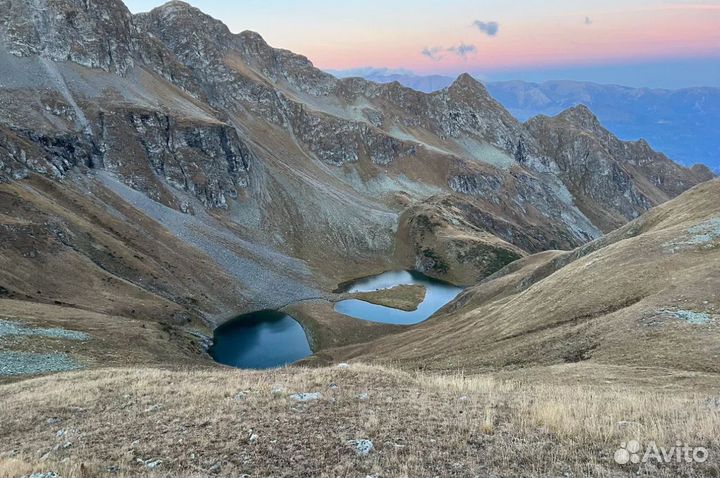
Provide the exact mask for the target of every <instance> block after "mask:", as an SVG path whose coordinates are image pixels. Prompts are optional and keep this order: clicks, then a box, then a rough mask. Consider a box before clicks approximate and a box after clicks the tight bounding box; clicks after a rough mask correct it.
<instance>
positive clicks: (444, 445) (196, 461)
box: [0, 180, 720, 478]
mask: <svg viewBox="0 0 720 478" xmlns="http://www.w3.org/2000/svg"><path fill="white" fill-rule="evenodd" d="M719 202H720V181H719V180H714V181H711V182H707V183H704V184H702V185H700V186H697V187H695V188H693V189H692V190H690V191H688V192H686V193H684V194H683V195H681V196H680V197H678V198H676V199H674V200H672V201H670V202H667V203H665V204H663V205H661V206H659V207H657V208H655V209H653V210H651V211H649V212H648V213H646V214H645V215H644V216H642V217H641V218H639V219H638V220H636V221H633V222H632V223H630V224H628V225H626V226H624V227H623V228H621V229H619V230H617V231H615V232H613V233H611V234H608V235H607V236H605V237H604V238H602V239H599V240H597V241H595V242H592V243H590V244H587V245H585V246H583V247H581V248H579V249H577V250H575V251H564V252H563V251H546V252H542V253H539V254H536V255H532V256H529V257H526V258H524V259H521V260H518V261H516V262H514V263H513V264H511V265H509V266H508V267H506V268H504V269H503V270H501V271H499V272H498V273H497V274H495V275H494V276H492V277H490V278H488V279H487V280H486V281H484V282H483V283H481V284H478V285H476V286H474V287H471V288H469V289H467V290H466V291H465V292H464V293H463V294H462V295H461V296H460V297H459V299H458V300H457V301H455V302H454V303H452V304H450V305H448V306H447V307H446V308H445V309H444V310H442V311H441V312H440V314H439V315H437V316H435V317H434V318H431V319H430V320H429V321H428V322H426V323H424V324H421V325H419V326H417V327H411V328H409V329H407V330H405V331H403V332H401V333H397V334H394V335H389V336H387V337H385V338H381V339H379V340H377V341H373V342H370V343H368V344H365V345H361V346H354V347H351V348H341V349H334V350H328V351H326V352H325V353H324V354H319V355H318V356H316V357H315V363H314V365H315V367H286V368H280V369H274V370H262V371H247V370H235V369H229V368H226V367H213V368H212V369H210V368H208V367H204V366H201V365H198V364H188V363H187V362H183V361H180V362H179V360H182V359H183V357H182V356H180V357H177V355H178V354H177V353H176V354H172V353H171V352H170V351H168V350H164V349H162V348H160V347H162V343H163V342H164V343H165V344H167V343H168V342H167V340H166V339H164V337H163V335H164V333H167V332H166V331H164V330H163V329H161V328H159V327H154V326H152V324H151V325H150V326H148V327H147V328H141V327H140V325H139V321H131V320H127V319H125V320H123V319H120V318H117V317H103V316H99V314H92V313H88V312H84V311H83V312H80V313H79V312H77V311H76V312H74V313H73V312H70V311H68V313H66V314H64V315H60V314H58V313H57V312H56V311H55V312H53V309H57V307H53V306H40V305H36V306H35V307H37V308H38V309H39V310H36V311H35V313H36V314H37V313H39V314H49V316H50V317H52V320H53V321H55V324H56V327H57V326H58V325H66V324H68V323H73V322H72V321H73V320H74V321H75V322H74V323H75V325H74V326H75V327H77V326H78V324H81V323H82V324H83V327H85V328H88V329H89V330H91V331H92V332H93V333H95V334H97V333H98V332H99V331H104V332H106V333H107V332H108V331H112V332H113V335H112V347H108V346H107V345H105V346H104V347H103V346H102V345H100V346H98V345H95V347H97V348H101V350H98V351H96V352H95V353H96V354H98V356H99V357H101V359H102V362H101V363H102V364H103V368H102V369H99V370H80V371H74V372H70V373H64V374H55V375H51V376H46V377H39V378H33V379H27V380H23V381H19V382H16V383H8V384H0V391H1V392H2V394H3V406H2V407H0V419H1V420H2V423H3V427H2V428H1V429H0V438H2V443H3V445H4V448H3V451H2V453H0V475H4V476H31V474H32V473H33V472H36V473H37V474H38V475H39V474H40V473H42V474H47V473H48V470H52V471H55V473H53V475H52V476H58V475H59V474H60V473H62V475H59V476H114V475H121V476H144V475H148V474H150V475H151V476H186V475H191V476H242V475H247V474H250V475H251V476H261V477H270V476H323V475H324V474H327V473H328V470H332V472H331V474H332V475H341V476H355V475H358V474H359V475H360V476H368V475H369V474H370V473H373V474H378V476H387V477H402V476H435V475H436V474H438V473H439V474H440V475H439V476H449V477H458V478H464V477H467V476H497V477H507V478H510V477H517V476H525V477H529V478H546V477H549V476H569V475H570V474H572V476H578V477H618V478H620V477H627V476H637V475H638V470H644V471H642V472H641V474H643V473H646V474H647V476H654V477H659V478H671V477H676V476H708V477H709V476H714V473H715V471H716V465H715V464H714V463H712V462H710V461H708V462H707V463H706V462H704V461H702V462H694V463H687V462H685V461H684V460H681V459H678V460H677V461H676V460H670V461H668V462H658V461H655V460H653V461H652V462H647V463H641V464H632V463H625V462H624V461H623V460H618V457H619V458H622V457H623V455H622V454H618V452H617V450H623V449H624V447H623V445H622V443H623V442H624V441H626V440H628V438H627V437H628V436H631V437H638V439H641V440H643V443H647V442H648V441H651V442H652V445H648V446H655V447H663V449H668V448H666V447H668V446H676V441H677V440H678V439H677V438H675V437H676V436H681V437H686V436H687V437H691V438H688V439H687V440H688V447H689V448H691V447H692V448H691V449H693V448H695V447H702V448H703V449H704V450H705V453H706V454H707V455H709V456H715V454H716V453H718V452H719V451H720V448H719V447H718V444H717V431H718V425H717V414H718V404H717V380H718V378H717V374H718V368H719V367H720V363H719V362H718V360H717V356H718V353H719V352H720V351H719V350H718V343H720V342H719V340H720V337H719V335H720V329H719V328H718V321H719V320H720V309H719V308H718V304H719V303H720V302H719V301H718V300H719V298H718V290H720V288H718V285H719V284H720V268H718V264H719V263H720V257H719V256H720V216H718V208H717V205H718V203H719ZM7 302H8V301H0V304H2V305H3V308H2V309H0V311H8V313H11V314H16V315H14V317H15V318H16V319H17V317H23V318H24V317H25V316H24V315H22V314H23V311H22V310H21V308H20V307H19V306H18V305H17V304H18V303H17V302H14V307H12V308H9V307H7V305H6V304H7ZM119 324H121V325H122V326H120V325H119ZM143 325H145V324H144V323H143ZM93 327H97V329H94V328H93ZM125 327H128V328H130V333H131V334H132V335H130V334H128V331H127V330H124V329H125ZM51 330H53V331H54V333H55V334H57V333H58V331H59V330H62V329H58V328H54V329H51ZM140 332H142V333H140ZM125 334H128V335H125ZM121 338H122V339H125V338H129V339H130V340H127V341H126V340H119V339H121ZM54 340H55V341H59V340H58V339H57V338H55V339H54ZM92 342H94V341H89V343H88V344H85V345H82V346H76V345H74V346H73V348H82V349H84V350H86V351H87V349H89V348H91V347H93V346H92V345H91V344H92ZM166 347H167V345H166ZM153 349H155V353H152V354H150V353H148V352H150V351H152V350H153ZM118 351H122V352H124V353H122V354H119V353H118ZM160 351H162V352H163V353H160ZM119 355H121V356H122V357H123V358H124V357H127V359H126V360H128V362H130V363H129V364H128V363H127V362H126V363H125V365H124V366H123V365H120V364H117V362H118V361H119V359H120V357H118V356H119ZM348 357H351V358H353V361H352V362H350V363H341V364H337V365H326V366H317V365H318V364H317V362H320V361H323V360H337V359H341V358H348ZM3 358H5V355H3ZM184 359H185V360H186V361H187V358H186V357H185V358H184ZM358 360H363V361H366V362H368V361H375V362H380V364H366V363H365V364H364V363H361V362H359V361H358ZM390 363H392V364H394V366H401V367H403V368H407V369H411V371H404V370H401V369H396V368H391V367H390V365H389V364H390ZM109 364H111V365H113V366H112V367H108V365H109ZM2 366H5V363H4V362H3V363H0V367H2ZM439 371H447V372H449V373H447V374H440V373H438V372H439ZM481 372H484V373H481ZM178 436H180V437H181V438H178ZM138 437H140V438H138ZM633 439H635V438H633ZM655 440H657V441H655ZM108 441H112V443H113V444H114V445H113V446H111V447H109V446H107V443H108ZM638 446H640V445H638ZM5 450H8V451H5ZM38 450H39V452H38ZM508 457H512V459H508ZM628 460H629V459H628ZM588 463H591V464H592V465H591V466H590V467H588ZM36 476H37V475H36Z"/></svg>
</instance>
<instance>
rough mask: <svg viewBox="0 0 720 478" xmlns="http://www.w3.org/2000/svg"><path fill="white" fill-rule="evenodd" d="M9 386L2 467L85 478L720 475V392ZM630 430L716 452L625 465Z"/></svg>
mask: <svg viewBox="0 0 720 478" xmlns="http://www.w3.org/2000/svg"><path fill="white" fill-rule="evenodd" d="M331 385H334V387H333V386H331ZM295 392H321V393H322V394H323V396H322V398H321V399H320V400H317V401H313V402H307V403H299V402H295V401H293V400H292V399H291V398H290V394H292V393H295ZM0 393H2V396H3V401H2V406H0V421H2V423H3V428H2V430H0V443H1V444H2V445H0V476H21V475H23V474H26V473H28V472H29V471H56V472H58V473H62V474H63V476H82V473H83V472H82V471H81V468H82V470H85V471H84V472H85V473H86V475H87V476H178V475H182V476H207V475H211V474H214V473H219V476H241V475H243V474H248V475H250V476H253V477H270V476H273V477H275V476H308V477H331V476H332V477H335V476H348V477H350V476H366V475H371V476H382V477H405V476H407V477H424V476H456V477H466V476H508V477H515V476H528V477H535V476H537V477H541V476H542V477H544V476H600V477H614V476H630V475H635V474H636V473H638V472H639V473H640V474H641V475H645V476H659V477H674V476H688V477H693V476H714V474H716V473H718V471H720V470H719V469H718V458H720V441H719V440H718V437H719V436H720V409H719V408H718V404H717V402H716V401H715V397H714V396H712V395H706V394H700V393H689V392H682V391H678V390H673V391H662V390H649V391H648V390H641V389H637V390H628V389H625V388H618V387H614V386H609V387H598V386H588V385H551V384H541V385H537V384H535V385H532V384H527V383H523V382H521V381H518V380H501V379H498V378H496V377H492V376H477V377H466V376H463V375H460V374H458V375H454V376H438V375H429V374H422V373H408V372H402V371H398V370H394V369H389V368H382V367H377V366H366V365H362V364H352V365H351V367H350V368H349V369H340V368H337V367H333V368H318V369H304V368H288V369H280V370H273V371H265V372H245V371H237V370H227V369H225V370H223V369H219V370H216V371H191V370H187V371H168V370H130V369H101V370H95V371H86V372H78V373H69V374H62V375H57V376H53V377H45V378H38V379H34V380H28V381H24V382H18V383H14V384H9V385H4V386H2V388H0ZM363 393H367V395H368V396H367V399H364V400H363V399H361V398H359V396H360V394H363ZM49 419H59V420H60V421H58V420H51V421H50V422H49V421H48V420H49ZM61 430H62V431H64V432H61V433H59V432H60V431H61ZM253 435H254V436H255V437H254V438H253ZM360 439H370V440H372V441H373V443H374V446H375V449H374V450H373V451H372V452H371V453H370V454H369V455H368V456H359V455H357V454H356V453H355V450H354V448H353V447H352V446H351V445H349V444H348V442H349V441H350V440H360ZM630 439H637V440H640V441H641V442H643V443H644V442H647V441H649V440H653V441H656V442H657V443H658V445H659V446H673V445H674V444H675V441H676V440H681V441H683V442H687V443H688V444H689V445H691V446H704V447H707V448H708V449H709V450H710V460H708V461H707V462H706V463H704V464H680V465H677V464H674V463H673V464H670V465H664V464H663V465H661V466H655V465H652V464H643V465H632V466H624V467H623V466H619V465H617V464H616V463H615V462H614V461H613V454H614V452H615V450H616V449H617V448H618V446H619V444H620V443H621V442H623V441H627V440H630ZM153 460H161V464H159V465H158V466H157V468H155V469H153V470H149V469H147V468H146V466H145V465H144V464H143V462H145V463H148V462H152V461H153Z"/></svg>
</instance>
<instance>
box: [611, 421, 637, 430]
mask: <svg viewBox="0 0 720 478" xmlns="http://www.w3.org/2000/svg"><path fill="white" fill-rule="evenodd" d="M638 425H640V424H639V423H638V422H629V421H626V420H621V421H619V422H617V423H616V424H615V426H617V428H618V430H625V429H627V428H630V427H634V426H638Z"/></svg>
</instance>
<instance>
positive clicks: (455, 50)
mask: <svg viewBox="0 0 720 478" xmlns="http://www.w3.org/2000/svg"><path fill="white" fill-rule="evenodd" d="M475 53H477V47H476V46H475V45H471V44H468V43H460V44H459V45H456V46H451V47H449V48H445V47H441V46H434V47H425V48H423V49H422V51H420V54H421V55H422V56H424V57H427V58H430V59H431V60H433V61H440V60H442V59H443V58H445V56H446V55H447V54H452V55H457V56H459V57H460V58H462V59H463V60H466V59H467V57H468V56H470V55H474V54H475Z"/></svg>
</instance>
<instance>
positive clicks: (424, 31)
mask: <svg viewBox="0 0 720 478" xmlns="http://www.w3.org/2000/svg"><path fill="white" fill-rule="evenodd" d="M125 3H126V4H127V5H128V7H129V8H130V10H131V11H133V12H135V13H136V12H140V11H147V10H150V9H152V8H154V7H156V6H158V5H161V4H162V3H164V1H162V0H160V1H158V0H125ZM188 3H191V4H193V5H195V6H196V7H198V8H200V9H201V10H203V11H204V12H206V13H207V14H209V15H212V16H213V17H215V18H218V19H220V20H222V21H223V22H224V23H226V24H227V25H228V27H230V29H231V30H232V31H234V32H240V31H243V30H253V31H256V32H258V33H260V34H261V35H262V36H263V37H264V38H265V40H267V42H268V43H270V44H271V45H272V46H274V47H278V48H286V49H289V50H292V51H294V52H296V53H301V54H303V55H305V56H307V57H308V58H309V59H310V60H311V61H312V62H313V63H314V64H315V66H317V67H319V68H323V69H334V70H343V69H351V68H359V67H368V66H373V67H387V68H402V69H407V70H411V71H413V72H415V73H418V74H441V75H448V76H455V75H457V74H459V73H462V72H469V73H471V74H473V75H475V76H476V77H478V78H481V79H483V80H486V81H493V80H507V79H520V80H526V81H544V80H551V79H570V80H582V81H595V82H598V83H616V84H624V85H628V86H650V87H663V88H680V87H688V86H720V0H444V1H442V2H441V1H438V0H343V1H338V0H239V1H238V0H236V1H231V0H190V1H189V2H188Z"/></svg>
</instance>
